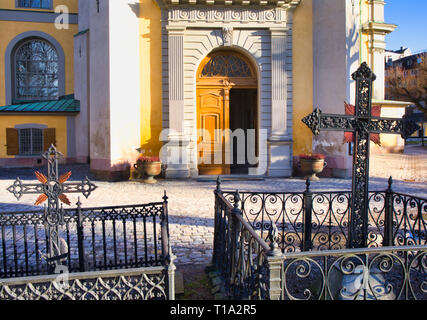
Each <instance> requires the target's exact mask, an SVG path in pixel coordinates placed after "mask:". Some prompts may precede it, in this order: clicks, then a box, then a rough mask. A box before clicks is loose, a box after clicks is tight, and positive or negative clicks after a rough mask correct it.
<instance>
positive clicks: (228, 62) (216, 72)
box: [201, 55, 252, 77]
mask: <svg viewBox="0 0 427 320" xmlns="http://www.w3.org/2000/svg"><path fill="white" fill-rule="evenodd" d="M201 75H202V77H252V72H251V69H250V68H249V66H248V64H247V63H246V62H245V61H243V60H242V59H240V58H239V57H237V56H234V55H216V56H214V57H213V58H212V59H210V60H209V62H208V63H207V64H206V65H205V67H204V68H203V70H202V74H201Z"/></svg>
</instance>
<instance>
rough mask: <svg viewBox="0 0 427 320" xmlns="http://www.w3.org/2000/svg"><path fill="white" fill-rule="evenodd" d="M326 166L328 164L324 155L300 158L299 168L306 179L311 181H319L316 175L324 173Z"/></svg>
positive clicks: (309, 155)
mask: <svg viewBox="0 0 427 320" xmlns="http://www.w3.org/2000/svg"><path fill="white" fill-rule="evenodd" d="M326 166H327V162H326V161H325V156H324V155H323V154H320V153H318V154H302V155H300V156H299V168H300V170H301V172H302V173H303V174H304V175H305V178H306V179H307V178H308V179H310V181H317V180H319V178H318V177H317V176H316V174H317V173H320V172H322V171H323V169H324V168H325V167H326Z"/></svg>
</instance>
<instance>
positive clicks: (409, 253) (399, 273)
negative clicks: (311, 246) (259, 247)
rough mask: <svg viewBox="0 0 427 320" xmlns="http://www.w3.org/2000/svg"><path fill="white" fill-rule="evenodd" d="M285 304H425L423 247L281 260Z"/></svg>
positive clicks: (310, 254) (426, 261)
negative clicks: (401, 302)
mask: <svg viewBox="0 0 427 320" xmlns="http://www.w3.org/2000/svg"><path fill="white" fill-rule="evenodd" d="M283 261H284V264H283V271H282V272H283V273H282V280H283V283H282V288H283V296H282V297H281V298H282V299H283V300H426V299H427V246H401V247H381V248H367V249H346V250H330V251H311V252H297V253H290V254H285V255H284V260H283Z"/></svg>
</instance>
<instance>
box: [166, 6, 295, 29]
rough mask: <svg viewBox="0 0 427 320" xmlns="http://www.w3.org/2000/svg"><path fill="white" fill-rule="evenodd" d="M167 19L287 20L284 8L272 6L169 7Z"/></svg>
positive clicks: (266, 21)
mask: <svg viewBox="0 0 427 320" xmlns="http://www.w3.org/2000/svg"><path fill="white" fill-rule="evenodd" d="M167 14H168V18H167V19H168V21H169V23H172V24H176V23H178V24H182V23H184V24H186V23H196V22H197V26H200V23H202V24H217V23H238V24H243V25H241V27H244V24H250V23H270V24H283V23H286V22H287V14H286V10H284V9H283V8H278V7H276V8H272V7H251V8H249V7H224V6H223V7H214V6H210V7H208V6H204V7H189V6H186V7H170V8H169V10H168V13H167Z"/></svg>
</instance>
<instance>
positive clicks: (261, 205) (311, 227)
mask: <svg viewBox="0 0 427 320" xmlns="http://www.w3.org/2000/svg"><path fill="white" fill-rule="evenodd" d="M217 190H219V191H221V192H222V194H223V195H224V197H225V198H226V199H227V201H229V202H230V203H231V204H233V203H234V194H235V192H236V191H227V190H225V191H223V190H221V189H220V186H218V187H217ZM237 192H238V194H239V201H240V206H241V211H242V215H243V217H244V218H245V220H246V221H247V222H248V223H249V224H250V225H251V227H252V228H253V229H254V230H255V231H257V233H258V234H259V235H260V237H261V238H263V239H266V237H267V235H268V231H269V229H270V227H271V226H272V225H273V224H274V225H275V226H276V227H277V228H278V231H279V235H278V239H277V241H278V244H279V247H280V248H281V249H282V251H283V252H297V251H307V250H337V249H345V248H347V244H348V241H349V227H350V218H351V205H350V204H351V191H343V192H313V191H311V190H310V182H309V181H307V183H306V189H305V190H304V191H303V192H286V193H284V192H265V191H260V192H258V191H240V190H239V191H237ZM368 203H369V207H368V234H367V246H368V247H378V246H383V245H384V246H393V245H406V244H427V237H426V234H427V232H426V231H427V220H426V216H427V199H423V198H419V197H414V196H410V195H405V194H401V193H395V192H394V191H393V190H392V180H391V179H390V180H389V187H388V189H387V190H386V191H372V192H369V195H368Z"/></svg>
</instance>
